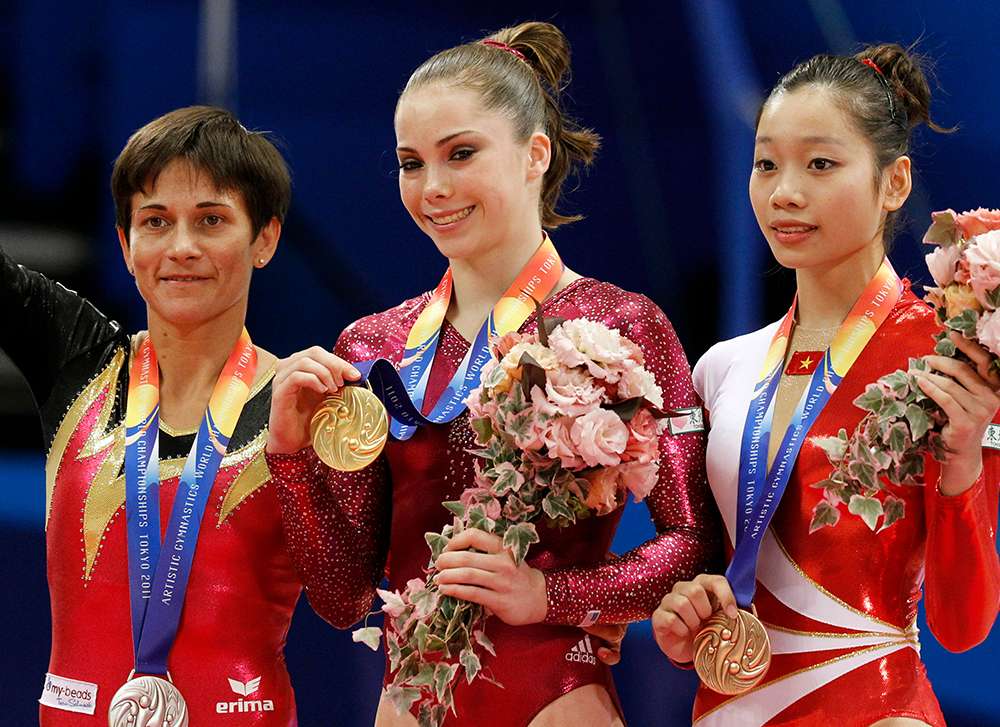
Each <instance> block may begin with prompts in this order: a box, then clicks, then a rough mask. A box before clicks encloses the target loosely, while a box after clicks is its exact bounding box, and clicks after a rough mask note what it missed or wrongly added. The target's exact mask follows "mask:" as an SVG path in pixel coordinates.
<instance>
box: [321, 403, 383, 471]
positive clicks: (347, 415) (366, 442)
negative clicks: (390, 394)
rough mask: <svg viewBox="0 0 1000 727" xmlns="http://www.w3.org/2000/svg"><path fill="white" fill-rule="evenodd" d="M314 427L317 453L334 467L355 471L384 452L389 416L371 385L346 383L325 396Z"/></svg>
mask: <svg viewBox="0 0 1000 727" xmlns="http://www.w3.org/2000/svg"><path fill="white" fill-rule="evenodd" d="M310 431H311V435H312V442H313V449H315V450H316V456H317V457H319V458H320V459H321V460H322V461H323V462H325V463H326V464H327V465H329V466H330V467H332V468H333V469H336V470H341V471H344V472H352V471H354V470H359V469H363V468H364V467H367V466H368V465H369V464H371V463H372V462H374V461H375V459H376V458H378V456H379V454H381V452H382V447H384V446H385V441H386V438H387V437H388V434H389V416H388V414H386V411H385V406H383V404H382V402H381V401H379V399H378V397H377V396H375V394H373V393H372V391H371V390H370V389H367V388H365V387H363V386H345V387H344V388H342V389H339V390H338V391H336V392H334V393H333V394H331V395H330V396H328V397H326V398H325V399H324V400H323V403H322V404H321V405H320V406H319V407H318V408H317V409H316V412H315V413H314V414H313V418H312V425H311V429H310Z"/></svg>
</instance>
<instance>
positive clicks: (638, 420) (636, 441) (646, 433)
mask: <svg viewBox="0 0 1000 727" xmlns="http://www.w3.org/2000/svg"><path fill="white" fill-rule="evenodd" d="M659 436H660V423H659V422H658V421H656V419H654V418H653V415H652V414H650V413H649V409H642V410H640V411H639V413H638V414H636V415H635V416H634V417H632V421H630V422H629V423H628V444H626V445H625V451H624V452H623V453H622V459H623V460H625V461H630V460H632V461H636V462H643V463H646V462H652V461H654V460H655V459H656V456H657V445H658V444H659Z"/></svg>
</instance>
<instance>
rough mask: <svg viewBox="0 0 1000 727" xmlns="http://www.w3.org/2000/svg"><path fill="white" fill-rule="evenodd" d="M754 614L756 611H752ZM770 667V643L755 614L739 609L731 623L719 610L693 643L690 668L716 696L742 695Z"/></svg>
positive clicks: (757, 681)
mask: <svg viewBox="0 0 1000 727" xmlns="http://www.w3.org/2000/svg"><path fill="white" fill-rule="evenodd" d="M754 610H756V609H754ZM769 666H771V642H770V640H769V639H768V637H767V631H766V630H765V628H764V624H762V623H761V622H760V619H758V618H757V616H756V614H754V613H750V612H749V611H744V610H743V609H740V612H739V616H738V617H737V618H735V619H732V618H730V617H729V616H727V615H726V612H725V611H723V610H722V609H721V608H719V609H717V610H716V611H715V613H713V614H712V616H711V618H709V619H708V621H707V622H706V624H705V627H704V628H702V630H701V631H699V632H698V635H697V636H696V637H695V639H694V668H695V671H697V672H698V676H699V677H701V680H702V681H703V682H705V685H706V686H707V687H709V688H710V689H712V690H714V691H716V692H718V693H719V694H742V693H743V692H745V691H747V690H749V689H753V688H754V687H755V686H757V685H758V684H759V683H760V682H761V680H762V679H763V678H764V675H765V674H767V668H768V667H769Z"/></svg>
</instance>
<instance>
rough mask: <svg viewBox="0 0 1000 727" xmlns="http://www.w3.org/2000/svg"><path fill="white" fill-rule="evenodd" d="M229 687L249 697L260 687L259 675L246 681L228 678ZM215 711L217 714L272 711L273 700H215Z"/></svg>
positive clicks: (242, 695)
mask: <svg viewBox="0 0 1000 727" xmlns="http://www.w3.org/2000/svg"><path fill="white" fill-rule="evenodd" d="M229 688H230V689H232V690H233V692H235V693H236V694H238V695H240V696H241V697H249V696H250V695H251V694H253V693H254V692H256V691H258V690H259V689H260V677H257V678H256V679H251V680H250V681H248V682H241V681H238V680H236V679H230V680H229ZM215 711H216V712H218V713H219V714H237V713H239V712H273V711H274V702H273V701H271V700H270V699H245V700H244V699H237V700H236V701H235V702H216V704H215Z"/></svg>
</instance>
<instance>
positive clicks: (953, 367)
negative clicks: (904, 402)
mask: <svg viewBox="0 0 1000 727" xmlns="http://www.w3.org/2000/svg"><path fill="white" fill-rule="evenodd" d="M951 340H952V341H953V342H954V343H955V345H956V346H957V347H958V348H959V350H961V351H962V352H963V353H965V354H966V355H967V356H968V357H969V358H970V359H972V363H971V364H968V363H965V362H963V361H958V360H957V359H953V358H949V357H947V356H927V357H926V360H927V363H928V364H930V367H931V369H933V371H930V372H921V371H915V372H914V373H916V374H918V375H919V376H920V388H921V390H922V391H923V392H924V393H925V394H927V396H929V397H930V398H931V399H933V400H934V401H935V402H937V404H938V406H940V407H941V409H942V410H943V411H944V413H945V415H947V417H948V423H947V424H946V425H945V427H944V429H943V430H942V434H943V435H944V438H945V442H946V444H947V446H948V449H949V450H951V451H952V452H953V453H954V454H952V455H951V457H950V458H949V459H948V462H947V463H945V464H943V465H942V466H941V482H940V484H939V485H938V489H939V490H940V491H941V494H943V495H946V496H954V495H960V494H962V493H963V492H965V491H966V490H968V489H969V488H970V487H972V485H973V484H975V482H976V480H977V479H978V478H979V475H980V473H981V472H982V468H983V456H982V455H983V449H982V441H983V435H984V433H985V432H986V427H987V426H988V425H989V423H990V422H991V421H992V420H993V417H995V416H996V413H997V409H998V408H1000V396H998V394H997V391H998V390H1000V375H998V374H996V373H992V374H991V373H990V372H989V366H990V361H991V358H992V357H991V355H990V353H989V351H987V350H986V349H984V348H983V347H982V346H980V345H979V344H977V343H975V342H974V341H970V340H968V339H967V338H965V337H964V336H962V335H961V334H958V333H955V334H952V336H951ZM942 374H946V375H942ZM949 377H953V378H949Z"/></svg>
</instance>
